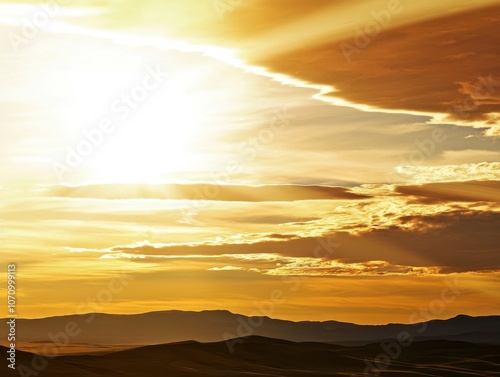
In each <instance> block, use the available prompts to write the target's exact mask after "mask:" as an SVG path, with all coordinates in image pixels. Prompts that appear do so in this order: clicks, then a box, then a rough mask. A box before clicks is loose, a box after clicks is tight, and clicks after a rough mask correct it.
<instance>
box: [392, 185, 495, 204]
mask: <svg viewBox="0 0 500 377" xmlns="http://www.w3.org/2000/svg"><path fill="white" fill-rule="evenodd" d="M396 192H397V193H399V194H402V195H405V196H416V197H417V198H416V200H415V202H417V203H422V204H434V203H445V202H481V201H486V202H495V203H498V202H500V181H467V182H442V183H430V184H425V185H419V186H399V187H397V188H396Z"/></svg>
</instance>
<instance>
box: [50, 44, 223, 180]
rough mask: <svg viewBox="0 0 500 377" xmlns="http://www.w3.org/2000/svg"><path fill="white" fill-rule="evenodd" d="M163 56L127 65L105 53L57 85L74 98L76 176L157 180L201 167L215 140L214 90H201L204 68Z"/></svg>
mask: <svg viewBox="0 0 500 377" xmlns="http://www.w3.org/2000/svg"><path fill="white" fill-rule="evenodd" d="M165 55H166V56H165V57H164V58H163V59H161V60H160V62H158V60H154V59H150V62H147V63H144V62H142V63H137V62H136V61H137V59H135V60H133V58H131V59H132V61H133V62H135V63H134V64H128V63H124V64H122V63H121V62H122V60H124V61H125V62H126V61H127V59H126V58H124V57H123V55H118V56H113V55H109V54H99V57H100V58H101V61H100V62H99V63H98V64H96V63H92V64H87V65H86V64H82V62H79V64H76V68H74V69H73V70H75V69H76V70H77V71H78V74H77V75H75V74H68V75H66V76H64V75H63V79H62V81H61V82H58V83H56V85H58V89H59V90H62V91H64V89H66V93H67V96H68V98H67V100H66V104H67V106H66V117H65V121H64V124H65V130H64V132H66V133H67V134H68V135H69V137H70V138H71V139H72V140H73V142H72V144H71V145H70V146H69V147H68V148H67V151H68V152H67V155H66V160H67V161H68V163H69V164H70V165H71V163H73V165H75V166H71V167H70V168H75V169H70V168H68V171H69V170H71V173H73V171H75V174H73V175H70V174H68V176H69V177H70V179H73V180H76V181H79V182H81V181H99V182H129V183H141V182H151V183H154V182H163V181H166V180H175V179H178V178H179V177H181V176H182V174H183V173H185V172H187V171H190V170H194V169H200V167H202V166H203V164H204V158H203V156H202V155H201V154H200V152H199V149H200V148H199V146H200V145H201V144H203V143H204V142H206V140H209V139H210V138H209V137H208V136H209V135H208V132H209V131H208V128H209V127H207V118H208V115H207V114H208V112H209V111H210V110H211V109H210V108H209V103H210V100H209V96H210V93H209V91H207V90H206V85H205V89H203V88H201V86H202V85H203V84H202V83H203V74H204V72H205V71H204V70H200V69H199V67H198V69H196V66H195V67H194V68H193V67H190V66H189V65H188V64H184V65H183V64H180V63H179V58H178V55H176V54H171V55H172V58H171V59H169V53H168V52H165ZM103 57H104V58H103ZM184 59H187V58H184ZM65 79H66V80H65ZM212 110H213V109H212ZM68 156H69V157H68ZM76 165H78V166H76ZM76 168H78V169H76ZM73 183H76V182H73Z"/></svg>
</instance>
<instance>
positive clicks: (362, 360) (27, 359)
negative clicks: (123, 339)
mask: <svg viewBox="0 0 500 377" xmlns="http://www.w3.org/2000/svg"><path fill="white" fill-rule="evenodd" d="M235 341H237V342H240V346H239V347H238V348H237V349H236V351H235V352H234V353H230V352H229V351H228V348H227V346H226V344H225V342H217V343H198V342H194V341H188V342H182V343H173V344H163V345H156V346H146V347H141V348H136V349H132V350H127V351H121V352H116V353H110V354H106V355H101V356H88V355H86V356H61V357H56V358H52V359H44V360H45V361H46V364H45V363H44V362H43V359H42V360H41V361H40V358H38V359H37V360H38V361H37V363H38V364H32V363H33V362H34V360H35V359H34V356H33V355H31V354H27V353H19V354H18V358H17V367H18V368H20V369H19V370H18V371H12V370H9V369H8V368H6V367H5V366H4V365H5V363H4V365H3V366H2V367H1V368H0V369H2V370H3V371H4V370H5V369H7V372H6V373H2V376H4V375H6V376H18V375H19V374H21V375H27V374H26V373H29V370H28V369H27V368H31V369H32V370H33V371H34V372H36V373H37V374H33V375H36V376H38V377H45V376H47V377H67V376H71V377H101V376H102V377H148V376H174V377H182V376H217V377H225V376H227V377H229V376H234V377H238V376H267V377H271V376H276V377H277V376H332V375H343V376H376V375H380V376H403V375H404V376H405V377H406V376H407V377H412V376H415V377H416V376H419V377H421V376H449V377H452V376H457V377H458V376H460V377H463V376H491V377H494V376H500V364H499V360H500V346H496V345H478V344H471V343H462V342H450V341H425V342H417V343H413V344H411V345H408V346H407V347H404V348H401V347H400V349H399V350H398V349H397V348H394V347H393V346H392V347H391V346H389V348H388V350H389V351H387V350H385V349H384V348H382V347H381V346H380V345H379V344H370V345H365V346H359V347H345V346H338V345H332V344H323V343H312V342H309V343H294V342H289V341H284V340H277V339H269V338H263V337H257V336H252V337H247V338H241V339H237V340H235ZM5 351H6V349H5V348H3V347H0V352H2V353H3V354H5ZM377 362H378V363H379V364H378V366H377V364H376V363H377ZM35 365H38V366H39V368H38V370H35V369H34V366H35ZM40 365H43V366H44V367H40ZM18 373H19V374H18ZM379 373H380V374H379Z"/></svg>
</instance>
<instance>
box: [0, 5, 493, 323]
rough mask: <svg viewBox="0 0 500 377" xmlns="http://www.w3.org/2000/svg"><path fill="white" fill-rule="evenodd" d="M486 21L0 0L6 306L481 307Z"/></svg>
mask: <svg viewBox="0 0 500 377" xmlns="http://www.w3.org/2000/svg"><path fill="white" fill-rule="evenodd" d="M499 23H500V2H498V1H491V0H490V1H488V0H483V1H479V0H478V1H472V0H470V1H469V0H461V1H456V0H455V1H451V0H447V1H440V2H436V1H428V0H421V1H418V2H416V1H411V0H399V1H398V0H389V1H379V0H364V1H360V0H353V1H340V0H317V1H314V2H304V1H299V0H297V1H295V0H287V1H285V0H275V1H272V2H269V1H265V0H169V1H160V0H143V1H123V0H113V1H99V0H84V1H79V2H78V3H77V2H72V1H68V0H64V1H63V0H51V1H49V2H44V3H35V2H24V1H17V2H13V1H9V2H6V1H1V2H0V51H1V54H0V64H1V69H0V83H1V90H0V120H1V125H0V127H1V130H2V137H1V144H2V145H1V149H0V156H1V159H0V177H1V178H0V197H1V199H2V200H1V201H0V205H1V211H0V221H1V232H0V260H1V261H2V264H1V266H0V267H1V269H2V271H3V273H4V274H5V275H6V270H7V263H11V262H14V263H17V266H18V269H17V270H18V276H17V279H18V288H19V291H18V299H19V303H18V312H19V314H20V316H22V317H26V318H39V317H46V316H52V315H63V314H73V313H84V312H95V311H98V312H107V313H141V312H147V311H154V310H171V309H177V310H196V311H200V310H215V309H224V310H230V311H232V312H235V313H241V314H246V315H268V316H270V317H274V318H283V319H291V320H329V319H334V320H339V321H348V322H355V323H362V324H368V323H370V324H382V323H389V322H401V323H412V322H418V321H422V320H427V319H432V318H449V317H452V316H455V315H458V314H469V315H491V314H499V312H500V295H499V292H500V291H499V287H500V250H499V246H498V245H499V244H500V242H499V241H500V233H499V229H500V206H499V199H500V190H499V189H500V148H499V139H500V67H499V65H498V61H500V56H499V55H500V50H498V48H497V46H498V44H499V42H500V35H499V33H498V28H499V26H500V25H499ZM117 278H119V279H120V281H122V282H124V284H123V287H122V286H120V289H118V288H116V287H114V286H113V284H114V282H116V279H117ZM4 286H5V285H3V287H0V300H2V301H4V299H5V296H6V295H7V292H6V290H5V288H4ZM115 288H116V289H115ZM450 292H451V296H450V295H449V293H450ZM278 296H279V297H281V299H279V300H277V299H276V297H278ZM2 297H3V298H2ZM450 297H451V298H450ZM2 310H3V309H2ZM0 313H1V312H0Z"/></svg>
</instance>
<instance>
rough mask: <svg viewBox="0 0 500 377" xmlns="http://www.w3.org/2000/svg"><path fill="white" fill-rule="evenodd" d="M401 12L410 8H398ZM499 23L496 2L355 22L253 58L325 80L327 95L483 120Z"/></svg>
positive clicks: (491, 92) (498, 105)
mask: <svg viewBox="0 0 500 377" xmlns="http://www.w3.org/2000/svg"><path fill="white" fill-rule="evenodd" d="M366 12H367V13H369V9H367V10H366ZM405 12H411V9H410V8H408V10H405V9H403V11H402V12H401V15H403V14H404V13H405ZM398 16H399V15H394V16H393V19H394V20H396V18H397V17H398ZM499 22H500V6H498V4H496V5H492V6H489V7H484V8H479V9H475V10H469V11H467V12H457V13H451V14H446V13H443V16H442V17H440V18H435V19H430V20H425V19H424V20H420V21H419V22H414V23H409V24H407V25H401V26H399V27H395V28H383V29H382V30H381V31H380V33H376V35H373V34H372V35H371V36H370V35H369V34H366V32H363V31H362V30H363V28H364V27H365V26H366V25H368V22H367V23H365V24H361V25H357V26H359V27H360V29H359V30H361V31H360V32H359V33H358V35H357V36H356V34H354V35H351V36H349V38H348V39H344V40H341V41H338V40H335V41H332V42H325V43H323V44H321V45H319V46H314V45H310V46H302V48H300V49H296V50H292V51H289V52H287V53H283V54H280V55H279V56H276V57H274V56H273V57H266V56H264V57H262V58H260V59H259V60H258V61H256V62H255V63H257V64H260V65H264V66H266V67H269V68H270V69H271V70H272V71H275V72H281V73H287V74H289V75H292V76H294V77H298V78H300V79H302V80H305V81H307V82H312V83H318V84H323V85H329V86H332V87H334V88H335V92H332V93H330V94H331V95H332V96H335V97H340V98H342V99H345V100H347V101H349V102H351V103H356V104H365V105H369V106H371V107H374V108H379V109H389V110H406V111H413V112H418V113H428V114H447V117H448V118H449V120H451V121H463V122H469V121H470V122H474V121H482V122H484V123H487V122H490V121H491V116H490V115H489V114H495V113H499V112H500V102H499V100H498V98H499V96H500V94H499V93H500V77H499V76H498V75H497V72H498V65H497V62H498V61H499V60H500V52H499V51H498V49H495V48H493V46H497V45H499V44H500V35H499V34H498V32H497V28H498V23H499ZM372 23H373V20H372ZM355 26H356V24H353V25H352V29H354V28H355ZM379 26H380V25H379ZM361 45H363V46H361ZM346 46H350V47H346ZM346 49H347V50H348V51H351V52H350V53H346Z"/></svg>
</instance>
